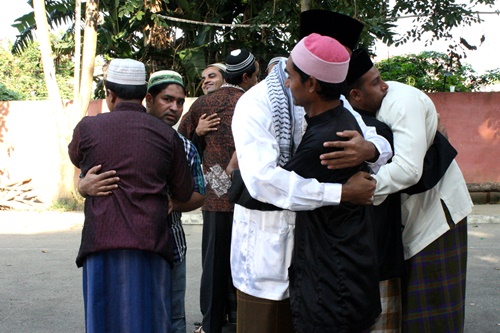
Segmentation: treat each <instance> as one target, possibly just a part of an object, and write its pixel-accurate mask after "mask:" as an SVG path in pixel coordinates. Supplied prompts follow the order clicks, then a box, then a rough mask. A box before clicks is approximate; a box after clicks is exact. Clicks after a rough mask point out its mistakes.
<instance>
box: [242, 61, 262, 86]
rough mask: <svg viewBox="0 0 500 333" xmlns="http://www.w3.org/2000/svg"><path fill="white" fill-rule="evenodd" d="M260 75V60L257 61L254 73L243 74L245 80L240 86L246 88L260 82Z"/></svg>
mask: <svg viewBox="0 0 500 333" xmlns="http://www.w3.org/2000/svg"><path fill="white" fill-rule="evenodd" d="M259 75H260V66H259V62H258V61H256V62H255V71H254V72H253V73H252V75H248V74H246V73H245V74H243V81H242V82H241V84H240V86H241V87H242V88H243V89H245V90H248V89H250V88H252V87H253V86H255V85H256V84H257V83H258V82H259Z"/></svg>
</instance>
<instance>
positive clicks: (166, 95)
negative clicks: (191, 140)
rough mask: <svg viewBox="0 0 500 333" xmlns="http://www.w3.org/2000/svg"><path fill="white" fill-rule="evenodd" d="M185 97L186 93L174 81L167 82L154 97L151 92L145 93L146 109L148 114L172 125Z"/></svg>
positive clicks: (180, 110) (177, 119)
mask: <svg viewBox="0 0 500 333" xmlns="http://www.w3.org/2000/svg"><path fill="white" fill-rule="evenodd" d="M185 97H186V94H185V93H184V89H183V88H182V87H181V86H179V85H178V84H175V83H172V84H169V85H168V86H167V87H166V88H165V89H163V90H162V91H161V92H160V93H159V94H158V95H157V96H156V98H154V99H153V96H152V95H151V94H149V93H148V94H147V95H146V107H147V111H148V113H149V114H150V115H152V116H155V117H156V118H158V119H161V120H163V121H164V122H165V123H167V124H168V125H170V126H174V125H175V124H177V122H178V121H179V118H180V117H181V115H182V111H183V110H184V101H185Z"/></svg>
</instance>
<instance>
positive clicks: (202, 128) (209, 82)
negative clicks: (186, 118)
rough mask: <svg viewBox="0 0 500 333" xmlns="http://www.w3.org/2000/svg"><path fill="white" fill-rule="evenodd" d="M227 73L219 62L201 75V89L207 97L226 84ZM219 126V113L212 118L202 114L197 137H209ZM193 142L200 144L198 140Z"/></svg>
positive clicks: (208, 67)
mask: <svg viewBox="0 0 500 333" xmlns="http://www.w3.org/2000/svg"><path fill="white" fill-rule="evenodd" d="M226 71H227V69H226V65H224V64H222V63H219V62H216V63H213V64H210V65H208V66H207V68H205V69H204V70H203V72H202V73H201V89H202V90H203V93H204V94H205V95H207V94H210V93H212V92H214V91H216V90H217V89H219V88H220V87H221V86H222V85H223V84H224V81H225V77H226ZM219 124H220V118H219V117H218V116H217V113H213V114H211V115H210V116H207V114H202V115H201V117H200V119H199V120H198V126H197V127H196V131H195V133H196V134H195V136H196V137H202V136H205V135H207V134H208V132H212V131H217V126H218V125H219ZM193 141H194V142H195V143H198V142H197V140H196V139H194V140H193Z"/></svg>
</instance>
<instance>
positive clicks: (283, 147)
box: [266, 60, 293, 166]
mask: <svg viewBox="0 0 500 333" xmlns="http://www.w3.org/2000/svg"><path fill="white" fill-rule="evenodd" d="M285 66H286V60H281V61H280V62H279V63H278V64H276V66H274V67H273V69H272V70H271V73H269V74H268V75H267V77H266V85H267V91H268V93H269V99H270V101H271V108H272V115H273V125H274V130H275V132H276V138H277V140H278V145H279V149H280V156H279V159H278V165H279V166H283V165H285V164H286V163H287V162H288V161H289V160H290V157H291V155H292V151H293V140H292V133H293V132H292V131H293V128H292V126H293V121H292V112H293V101H292V95H291V93H290V89H287V88H286V87H285V80H286V73H285Z"/></svg>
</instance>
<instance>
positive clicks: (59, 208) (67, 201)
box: [49, 197, 83, 212]
mask: <svg viewBox="0 0 500 333" xmlns="http://www.w3.org/2000/svg"><path fill="white" fill-rule="evenodd" d="M49 210H52V211H56V212H78V211H83V200H82V199H79V198H75V197H71V198H59V199H57V200H56V201H54V202H53V203H52V205H51V206H50V207H49Z"/></svg>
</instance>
